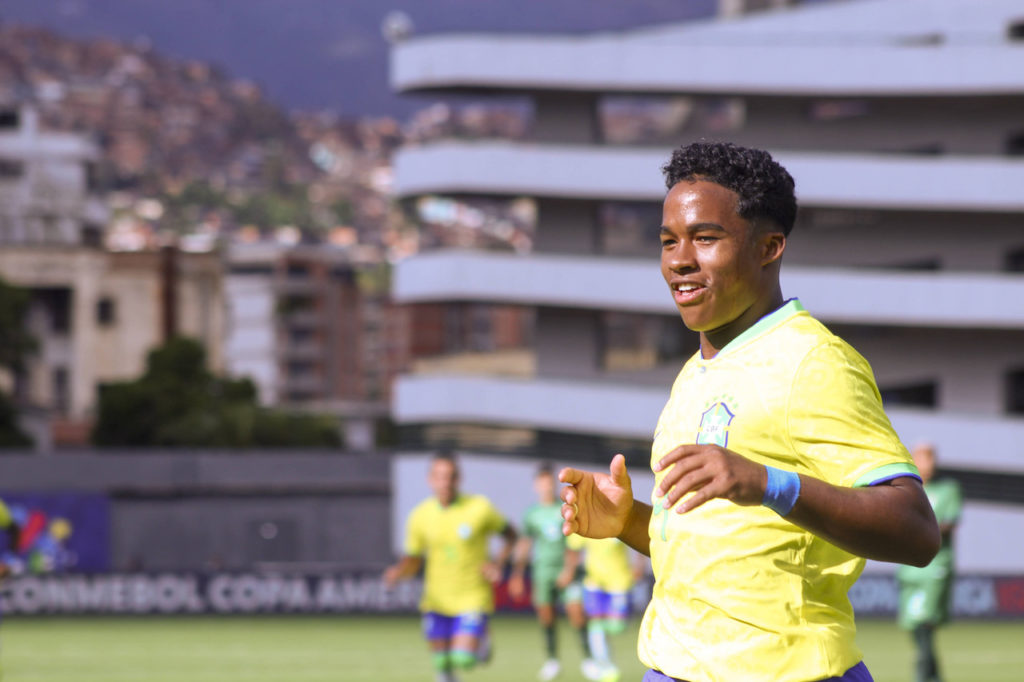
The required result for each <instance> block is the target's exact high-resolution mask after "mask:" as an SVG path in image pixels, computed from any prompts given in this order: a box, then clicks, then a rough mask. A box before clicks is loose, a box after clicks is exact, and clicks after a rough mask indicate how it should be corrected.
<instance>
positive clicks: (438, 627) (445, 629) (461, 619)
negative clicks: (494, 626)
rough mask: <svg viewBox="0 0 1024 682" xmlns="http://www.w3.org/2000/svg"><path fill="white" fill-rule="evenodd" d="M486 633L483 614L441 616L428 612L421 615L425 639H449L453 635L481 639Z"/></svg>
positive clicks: (485, 617)
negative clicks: (471, 636)
mask: <svg viewBox="0 0 1024 682" xmlns="http://www.w3.org/2000/svg"><path fill="white" fill-rule="evenodd" d="M486 631H487V616H486V615H485V614H483V613H460V614H459V615H457V616H443V615H441V614H440V613H434V612H433V611H428V612H427V613H424V614H423V636H424V637H426V638H427V639H451V638H452V637H454V636H455V635H473V636H474V637H482V636H483V634H484V632H486Z"/></svg>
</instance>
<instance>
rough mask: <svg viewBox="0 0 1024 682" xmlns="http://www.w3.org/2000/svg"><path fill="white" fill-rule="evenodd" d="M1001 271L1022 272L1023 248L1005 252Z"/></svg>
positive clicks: (1023, 264)
mask: <svg viewBox="0 0 1024 682" xmlns="http://www.w3.org/2000/svg"><path fill="white" fill-rule="evenodd" d="M1003 269H1004V270H1005V271H1007V272H1024V246H1021V247H1018V248H1016V249H1013V250H1012V251H1009V252H1007V254H1006V258H1005V259H1004V261H1003Z"/></svg>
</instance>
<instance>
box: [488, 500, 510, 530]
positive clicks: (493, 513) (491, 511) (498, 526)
mask: <svg viewBox="0 0 1024 682" xmlns="http://www.w3.org/2000/svg"><path fill="white" fill-rule="evenodd" d="M507 525H508V520H507V519H506V518H505V517H504V515H502V513H501V512H500V511H498V509H497V508H496V507H495V506H494V505H493V504H491V501H490V500H488V499H486V498H484V528H485V529H486V530H487V532H488V533H500V532H501V531H503V530H505V526H507Z"/></svg>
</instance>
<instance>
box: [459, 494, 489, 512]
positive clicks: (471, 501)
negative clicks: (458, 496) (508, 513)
mask: <svg viewBox="0 0 1024 682" xmlns="http://www.w3.org/2000/svg"><path fill="white" fill-rule="evenodd" d="M462 504H464V505H466V507H467V508H468V509H472V510H473V511H474V512H477V513H490V512H495V513H496V512H497V507H495V506H494V503H493V502H491V500H490V498H488V497H486V496H484V495H464V496H463V498H462Z"/></svg>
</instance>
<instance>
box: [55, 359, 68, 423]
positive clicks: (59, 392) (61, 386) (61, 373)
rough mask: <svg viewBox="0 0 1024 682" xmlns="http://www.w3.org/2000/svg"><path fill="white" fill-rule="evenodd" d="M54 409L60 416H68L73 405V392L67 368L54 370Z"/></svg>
mask: <svg viewBox="0 0 1024 682" xmlns="http://www.w3.org/2000/svg"><path fill="white" fill-rule="evenodd" d="M52 379H53V408H54V409H55V410H56V411H57V413H58V414H67V411H68V407H69V406H70V405H71V391H70V386H69V381H68V369H67V367H56V368H54V370H53V376H52Z"/></svg>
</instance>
